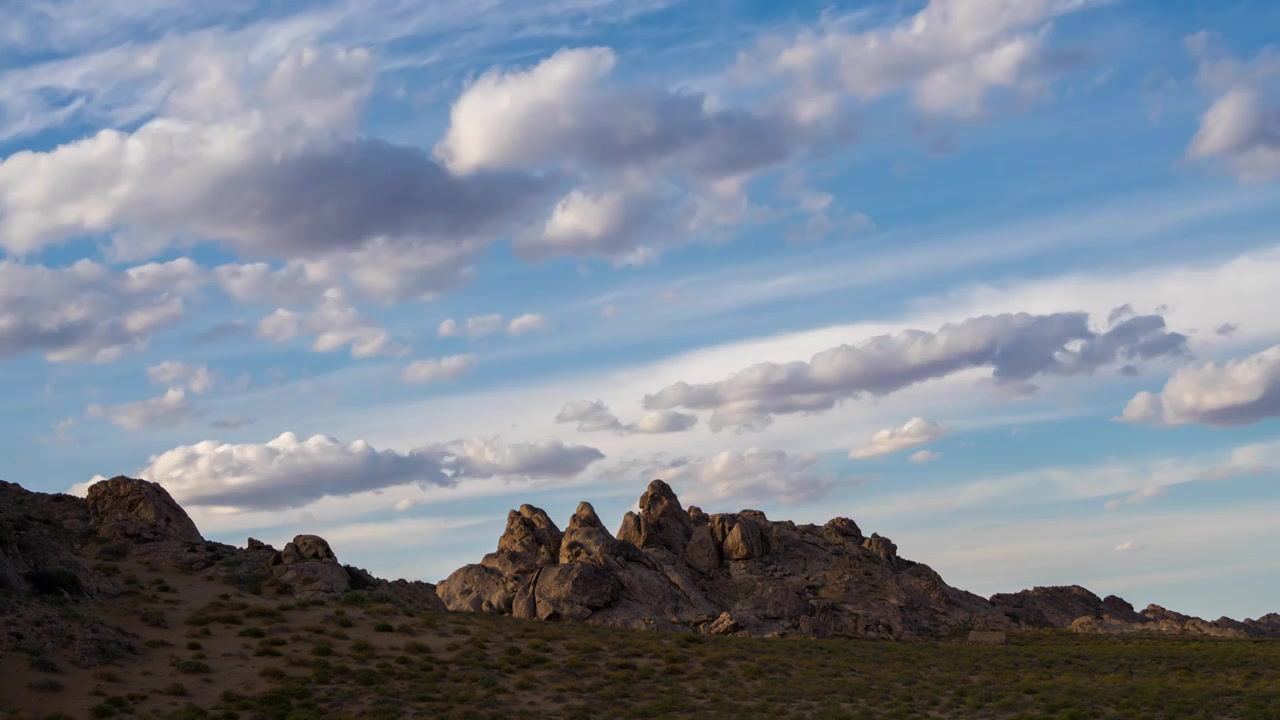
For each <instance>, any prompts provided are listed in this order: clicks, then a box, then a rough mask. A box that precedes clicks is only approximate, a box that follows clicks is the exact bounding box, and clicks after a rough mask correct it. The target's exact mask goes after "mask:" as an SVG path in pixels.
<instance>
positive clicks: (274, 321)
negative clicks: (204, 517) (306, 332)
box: [257, 308, 302, 341]
mask: <svg viewBox="0 0 1280 720" xmlns="http://www.w3.org/2000/svg"><path fill="white" fill-rule="evenodd" d="M257 334H258V337H261V338H267V339H269V340H276V341H284V340H292V339H293V338H296V337H298V336H299V335H301V334H302V316H301V315H299V314H298V313H296V312H293V311H292V310H285V309H284V308H279V309H277V310H275V311H274V312H272V313H271V314H270V315H267V316H266V317H264V318H262V319H261V320H259V321H258V328H257Z"/></svg>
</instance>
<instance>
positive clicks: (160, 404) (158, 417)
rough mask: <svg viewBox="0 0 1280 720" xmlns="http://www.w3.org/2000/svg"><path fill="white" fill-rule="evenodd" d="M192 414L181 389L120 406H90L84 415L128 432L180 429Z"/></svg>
mask: <svg viewBox="0 0 1280 720" xmlns="http://www.w3.org/2000/svg"><path fill="white" fill-rule="evenodd" d="M190 413H191V404H190V403H189V402H187V395H186V393H185V392H183V390H182V389H181V388H169V390H168V391H167V392H165V394H164V395H161V396H159V397H154V398H150V399H148V400H140V401H138V402H132V403H124V404H121V405H90V406H89V407H88V408H86V409H85V415H86V416H88V417H90V418H95V419H100V420H106V421H107V422H110V423H111V424H113V425H116V426H119V427H122V428H124V429H126V430H141V429H143V428H145V427H150V426H153V425H165V426H168V425H178V424H181V423H182V421H183V420H185V419H186V418H187V416H188V415H190Z"/></svg>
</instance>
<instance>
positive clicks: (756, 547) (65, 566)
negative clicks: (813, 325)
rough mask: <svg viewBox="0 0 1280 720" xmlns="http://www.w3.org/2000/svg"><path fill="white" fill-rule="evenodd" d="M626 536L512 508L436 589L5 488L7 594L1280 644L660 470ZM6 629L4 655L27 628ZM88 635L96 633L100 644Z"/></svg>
mask: <svg viewBox="0 0 1280 720" xmlns="http://www.w3.org/2000/svg"><path fill="white" fill-rule="evenodd" d="M639 509H640V512H639V513H638V514H637V513H627V514H626V516H625V517H624V518H623V519H622V524H621V528H620V530H619V531H618V533H617V534H616V535H615V534H612V533H610V532H609V531H608V529H607V528H606V527H605V526H604V524H603V523H602V522H601V520H600V518H599V517H598V516H597V515H596V513H595V510H594V509H593V508H592V507H591V505H590V504H588V503H582V504H581V505H579V506H578V509H577V511H576V512H575V513H574V515H573V517H571V518H570V519H569V523H568V526H567V527H566V528H565V530H563V531H561V530H560V529H559V527H558V526H557V525H556V524H555V522H554V521H552V520H551V518H550V517H548V516H547V513H546V512H544V511H543V510H541V509H539V508H536V507H532V506H529V505H524V506H522V507H521V508H520V509H519V510H513V511H512V512H511V513H510V515H509V516H508V519H507V525H506V529H505V530H504V532H503V533H502V536H501V538H500V539H499V541H498V547H497V550H496V551H495V552H493V553H490V554H489V555H486V556H485V557H484V558H483V559H482V560H481V562H480V563H478V564H475V565H468V566H466V567H463V568H461V569H459V570H458V571H456V572H454V573H453V574H452V575H450V576H449V577H448V578H447V579H446V580H444V581H443V582H441V583H440V584H439V587H435V586H433V585H431V584H429V583H423V582H410V581H405V580H395V581H388V580H382V579H378V578H375V577H373V576H372V575H371V574H370V573H368V572H366V571H364V570H361V569H359V568H355V567H351V566H349V565H343V564H341V563H339V562H338V560H337V558H336V557H335V556H334V553H333V551H332V550H331V549H330V547H329V545H328V544H327V543H326V542H325V541H324V540H323V539H321V538H319V537H317V536H314V535H300V536H298V537H296V538H294V541H293V542H291V543H289V544H287V545H286V546H285V547H284V548H283V549H281V550H276V549H275V548H272V547H270V546H268V545H265V544H263V543H261V542H258V541H256V540H254V539H252V538H250V539H249V540H248V541H247V542H246V545H245V547H243V548H237V547H233V546H230V545H225V544H222V543H216V542H210V541H206V540H205V539H204V538H203V537H201V535H200V533H199V530H198V529H197V528H196V526H195V524H194V523H192V521H191V519H190V518H189V517H188V516H187V514H186V513H185V512H184V511H183V510H182V508H181V507H180V506H179V505H178V504H177V503H176V502H175V501H174V500H173V498H172V497H171V496H170V495H169V494H168V493H167V492H166V491H165V490H164V488H163V487H161V486H159V485H157V484H154V483H150V482H147V481H144V480H135V479H131V478H125V477H116V478H112V479H110V480H106V481H103V482H100V483H97V484H95V485H93V486H92V487H90V489H89V491H88V496H87V497H86V498H83V499H81V498H78V497H72V496H68V495H47V494H44V493H32V492H28V491H26V490H24V489H22V488H21V487H19V486H17V485H14V484H11V483H0V593H3V594H5V595H8V596H10V597H16V598H22V597H34V596H40V595H56V596H58V597H65V598H72V599H74V598H77V597H89V598H108V599H109V598H112V597H114V596H117V595H119V594H121V592H122V588H121V587H120V585H119V581H118V579H117V578H115V577H113V576H111V575H110V574H109V573H107V572H104V568H103V566H102V563H101V562H99V561H102V560H123V559H126V558H127V559H129V560H131V561H133V562H140V563H145V564H146V565H147V566H148V567H151V568H156V569H158V570H159V571H162V572H163V571H172V572H177V573H182V574H184V575H190V576H193V577H196V578H200V579H204V580H211V581H217V582H220V583H225V584H230V585H233V586H235V587H239V588H245V589H249V590H251V591H253V592H255V593H262V592H266V591H268V590H269V591H271V593H273V594H275V595H286V596H291V597H293V598H294V599H296V600H300V601H304V602H310V601H324V600H327V599H335V598H341V597H343V596H345V595H346V594H348V593H350V592H351V591H354V590H364V591H369V592H377V593H379V595H380V596H381V597H383V598H385V599H387V600H388V601H391V602H394V603H395V604H396V605H398V606H401V607H404V608H407V609H410V610H413V611H422V610H445V609H446V608H447V609H448V610H453V611H466V612H477V613H492V614H501V615H513V616H515V617H518V618H533V619H539V620H545V621H562V622H581V623H586V624H592V625H605V626H613V627H622V628H645V629H658V630H675V631H683V632H690V631H692V632H697V633H703V634H715V635H754V636H799V637H810V638H818V637H828V636H837V637H860V638H875V639H931V638H932V639H942V638H949V637H955V636H960V635H961V634H963V633H966V632H968V631H973V630H997V631H998V630H1017V629H1024V628H1070V629H1073V630H1075V631H1077V632H1085V633H1089V632H1094V633H1097V632H1101V633H1114V632H1132V631H1138V630H1149V631H1159V632H1174V633H1194V634H1199V635H1214V636H1229V637H1280V615H1276V614H1274V613H1273V614H1270V615H1265V616H1263V617H1261V618H1258V619H1256V620H1245V621H1243V622H1238V621H1235V620H1231V619H1229V618H1220V619H1218V620H1214V621H1206V620H1202V619H1200V618H1194V617H1189V616H1186V615H1181V614H1179V613H1176V612H1172V611H1169V610H1166V609H1164V608H1161V607H1159V606H1154V605H1153V606H1150V607H1148V608H1146V609H1145V610H1143V611H1141V612H1137V611H1135V610H1134V609H1133V607H1132V606H1131V605H1129V604H1128V603H1127V602H1125V601H1124V600H1122V599H1120V598H1117V597H1114V596H1112V597H1107V598H1105V599H1101V598H1098V597H1097V596H1096V595H1094V594H1093V593H1091V592H1089V591H1088V590H1086V589H1084V588H1081V587H1077V586H1071V587H1048V588H1035V589H1032V590H1024V591H1022V592H1018V593H1012V594H1000V595H995V596H993V597H991V598H989V599H988V598H982V597H979V596H977V595H974V594H972V593H968V592H965V591H963V590H959V589H957V588H954V587H951V586H950V585H948V584H947V583H946V582H945V581H943V579H942V578H941V577H940V576H939V575H938V573H936V572H934V571H933V570H932V569H930V568H929V567H928V566H927V565H924V564H922V563H918V562H914V561H911V560H908V559H906V558H903V557H901V556H900V555H899V554H898V548H897V546H896V545H895V544H894V543H893V542H892V541H890V540H889V539H888V538H886V537H882V536H880V535H877V534H875V533H872V534H871V535H865V534H864V533H863V531H862V530H861V529H860V528H859V527H858V525H857V523H855V522H854V521H853V520H850V519H847V518H835V519H833V520H831V521H829V522H827V523H826V524H824V525H821V526H819V525H797V524H795V523H792V522H789V521H776V520H769V519H768V518H766V517H765V515H764V513H762V512H759V511H754V510H743V511H741V512H738V513H723V514H707V513H704V512H702V511H701V510H700V509H699V508H697V507H690V508H688V509H685V508H684V507H683V506H682V505H681V503H680V500H679V499H678V498H677V497H676V494H675V492H674V491H673V490H672V489H671V487H670V486H668V485H667V484H666V483H664V482H662V481H661V480H655V481H653V482H651V483H650V484H649V486H648V489H647V490H646V491H645V493H644V494H643V495H642V496H641V498H640V502H639ZM41 632H43V633H46V634H48V633H51V632H52V633H53V634H54V635H58V637H49V638H46V640H47V641H48V642H51V643H62V644H64V645H67V644H72V645H74V644H77V643H79V644H82V645H84V648H85V650H84V652H83V653H82V654H83V655H84V657H83V661H84V662H86V663H89V664H92V663H93V657H92V655H93V652H94V651H93V650H92V648H94V647H97V646H98V645H101V644H103V643H105V644H106V645H110V644H111V643H113V642H117V641H119V642H127V641H125V640H121V639H120V638H116V637H114V636H113V635H112V633H111V630H110V629H109V628H105V627H101V626H99V625H97V624H94V623H88V624H86V625H84V627H82V628H80V630H77V629H76V628H74V627H70V626H68V627H65V628H62V629H60V630H58V631H56V632H54V631H52V630H49V629H48V628H46V629H45V630H42V631H40V632H37V633H36V634H37V635H39V634H40V633H41ZM18 634H19V635H23V637H21V638H15V635H14V633H9V634H8V635H6V636H5V637H0V651H3V650H4V649H6V647H9V646H12V645H14V644H15V643H16V642H18V641H19V640H29V639H30V637H29V634H23V633H18ZM86 638H87V639H86Z"/></svg>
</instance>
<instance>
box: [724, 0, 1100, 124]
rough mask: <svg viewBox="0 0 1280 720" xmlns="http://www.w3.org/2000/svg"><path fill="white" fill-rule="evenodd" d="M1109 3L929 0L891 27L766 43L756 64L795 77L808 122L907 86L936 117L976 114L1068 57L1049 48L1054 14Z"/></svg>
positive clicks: (1030, 89)
mask: <svg viewBox="0 0 1280 720" xmlns="http://www.w3.org/2000/svg"><path fill="white" fill-rule="evenodd" d="M1101 1H1102V0H982V1H979V2H974V1H972V0H930V2H929V3H928V4H927V5H926V6H925V7H924V8H923V9H921V10H920V11H919V12H917V13H916V14H914V15H912V16H910V17H908V18H905V19H904V20H902V21H901V22H898V23H895V24H892V25H890V26H887V27H881V28H875V29H871V30H866V31H860V32H849V31H847V30H844V29H842V28H841V27H839V26H835V25H833V26H831V27H820V28H818V29H817V30H806V31H804V32H802V33H800V34H799V36H798V37H796V38H794V39H793V40H791V41H789V42H784V43H778V42H776V41H774V42H770V43H766V44H765V45H764V47H763V48H762V52H761V53H759V55H760V57H757V58H754V62H753V63H751V64H756V63H762V64H763V65H764V67H765V68H766V69H767V70H769V71H771V72H773V73H774V74H776V75H778V76H780V77H783V78H786V79H787V80H788V81H789V83H790V84H791V86H792V93H793V102H792V105H793V112H794V114H795V115H796V117H797V118H799V119H801V120H808V121H813V120H816V119H820V118H824V117H828V116H831V115H833V114H835V113H837V112H838V111H839V110H840V107H841V104H842V100H843V97H844V96H845V95H846V94H848V95H852V96H853V97H856V98H858V99H860V100H863V101H868V100H873V99H876V98H879V97H881V96H885V95H889V94H892V93H897V92H902V91H906V92H908V93H910V95H911V98H912V101H913V102H914V104H915V106H916V108H917V109H918V110H920V111H921V112H923V113H925V114H927V115H931V116H950V117H960V118H972V117H975V116H980V115H982V114H983V113H984V112H985V111H986V109H987V106H988V104H989V101H990V99H991V96H992V95H994V94H996V93H998V92H1005V93H1015V94H1017V95H1019V96H1022V97H1026V96H1029V95H1034V94H1036V93H1038V92H1039V91H1040V90H1041V89H1042V88H1043V87H1044V86H1045V84H1046V82H1047V80H1048V79H1049V77H1050V76H1051V75H1052V74H1053V72H1054V71H1055V69H1057V68H1058V67H1059V66H1061V64H1062V63H1061V60H1062V59H1063V56H1062V55H1061V54H1059V53H1054V52H1053V51H1052V50H1051V49H1050V48H1049V47H1048V44H1047V41H1048V22H1049V21H1050V20H1052V19H1053V18H1054V17H1057V16H1060V15H1064V14H1067V13H1071V12H1074V11H1077V10H1080V9H1084V8H1087V7H1089V6H1092V5H1098V4H1101ZM744 69H747V70H749V69H752V68H751V67H747V68H744Z"/></svg>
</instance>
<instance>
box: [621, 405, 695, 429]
mask: <svg viewBox="0 0 1280 720" xmlns="http://www.w3.org/2000/svg"><path fill="white" fill-rule="evenodd" d="M697 424H698V416H696V415H692V414H689V413H682V412H675V411H674V410H659V411H657V412H651V413H647V414H645V416H644V417H642V418H640V419H639V420H637V421H636V422H635V423H634V424H633V425H631V426H630V428H629V431H630V432H633V433H641V434H645V435H663V434H666V433H675V432H684V431H685V430H689V429H690V428H692V427H693V426H694V425H697Z"/></svg>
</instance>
